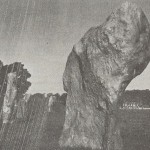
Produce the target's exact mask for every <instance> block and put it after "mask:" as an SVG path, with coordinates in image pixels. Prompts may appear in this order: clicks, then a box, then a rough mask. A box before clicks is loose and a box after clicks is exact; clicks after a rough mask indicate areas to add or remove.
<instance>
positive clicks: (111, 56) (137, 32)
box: [59, 2, 150, 150]
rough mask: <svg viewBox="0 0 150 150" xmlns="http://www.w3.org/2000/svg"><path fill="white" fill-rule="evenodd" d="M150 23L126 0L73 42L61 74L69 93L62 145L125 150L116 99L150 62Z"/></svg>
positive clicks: (117, 99) (140, 11) (141, 12)
mask: <svg viewBox="0 0 150 150" xmlns="http://www.w3.org/2000/svg"><path fill="white" fill-rule="evenodd" d="M149 43H150V26H149V23H148V20H147V18H146V16H145V14H144V13H143V11H142V10H141V9H140V8H139V7H137V6H136V5H135V4H133V3H129V2H125V3H123V4H122V5H121V6H120V7H119V8H118V9H116V10H115V11H114V12H113V13H112V14H111V15H110V16H109V17H108V18H107V19H106V21H105V22H104V23H103V24H102V25H100V26H97V27H92V28H91V29H90V30H88V31H87V32H86V33H85V35H84V36H83V37H82V38H81V40H80V41H79V42H78V43H77V44H75V45H74V47H73V49H72V51H71V53H70V55H69V57H68V60H67V63H66V68H65V71H64V74H63V83H64V90H65V91H66V92H67V100H66V116H65V123H64V127H63V131H62V135H61V137H60V140H59V144H60V146H61V147H85V148H86V147H88V148H92V149H100V150H122V140H121V136H120V127H119V126H120V125H119V121H118V117H117V116H118V102H119V98H120V96H121V95H122V93H123V92H124V90H125V88H126V87H127V85H128V84H129V83H130V81H131V80H132V79H133V78H135V77H136V76H137V75H139V74H141V73H142V72H143V70H144V69H145V68H146V66H147V65H148V63H149V61H150V44H149Z"/></svg>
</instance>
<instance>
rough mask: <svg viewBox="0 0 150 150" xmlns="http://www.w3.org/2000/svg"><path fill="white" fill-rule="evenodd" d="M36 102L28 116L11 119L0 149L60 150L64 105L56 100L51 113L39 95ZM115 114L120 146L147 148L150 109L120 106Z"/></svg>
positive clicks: (134, 149)
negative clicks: (121, 142) (123, 108)
mask: <svg viewBox="0 0 150 150" xmlns="http://www.w3.org/2000/svg"><path fill="white" fill-rule="evenodd" d="M36 102H37V103H36V105H34V107H33V108H32V109H34V111H31V112H32V117H31V120H30V121H29V120H28V121H27V122H23V121H17V120H16V121H15V122H13V123H12V125H11V126H10V127H9V133H7V135H6V138H5V140H4V143H3V148H1V149H0V150H60V148H59V145H58V140H59V137H60V135H61V132H62V128H63V124H64V117H65V106H64V105H62V104H60V103H57V104H55V105H54V107H53V111H52V112H51V113H45V114H44V112H45V110H46V108H45V104H44V103H42V102H41V100H40V99H39V100H38V101H36ZM32 109H31V110H32ZM31 112H30V113H31ZM30 113H29V114H30ZM43 114H44V117H43ZM119 114H120V120H121V122H122V138H123V144H124V150H150V142H149V141H150V130H149V128H150V111H149V110H137V111H135V110H120V113H119ZM42 118H44V119H42ZM27 125H28V128H27ZM12 129H13V130H12ZM39 129H40V130H39ZM25 133H26V136H25ZM61 150H62V149H61ZM63 150H90V149H84V148H78V149H77V148H74V149H70V148H67V149H63Z"/></svg>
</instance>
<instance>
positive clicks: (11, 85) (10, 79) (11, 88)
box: [3, 72, 17, 123]
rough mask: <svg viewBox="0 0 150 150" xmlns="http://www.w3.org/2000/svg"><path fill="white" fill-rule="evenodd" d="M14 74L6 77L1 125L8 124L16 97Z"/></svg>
mask: <svg viewBox="0 0 150 150" xmlns="http://www.w3.org/2000/svg"><path fill="white" fill-rule="evenodd" d="M15 82H16V72H14V73H9V74H8V75H7V89H6V94H5V97H4V104H3V123H8V121H9V119H10V115H11V113H12V108H13V107H14V105H15V97H16V92H17V88H16V84H15Z"/></svg>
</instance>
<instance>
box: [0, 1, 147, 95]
mask: <svg viewBox="0 0 150 150" xmlns="http://www.w3.org/2000/svg"><path fill="white" fill-rule="evenodd" d="M123 1H124V0H0V52H1V55H0V59H1V60H2V61H3V63H4V64H9V63H12V62H15V61H21V62H22V63H24V64H25V67H26V68H27V69H28V70H29V72H30V73H31V74H32V77H31V78H30V81H31V82H32V87H31V88H30V90H29V92H32V93H35V92H46V93H47V92H54V93H56V92H60V93H61V92H63V85H62V74H63V71H64V68H65V63H66V60H67V56H68V54H69V52H70V51H71V49H72V47H73V45H74V44H75V43H77V42H78V41H79V40H80V38H81V37H82V36H83V34H84V33H85V32H86V31H87V30H88V29H89V28H90V27H92V26H97V25H100V24H102V23H103V22H104V20H105V18H106V17H107V16H108V15H109V14H110V13H111V12H112V10H113V9H115V8H116V7H118V6H119V5H120V4H121V3H122V2H123ZM132 1H133V2H135V3H137V5H139V6H140V7H142V9H143V11H144V12H145V14H146V16H147V17H148V19H149V20H150V0H132ZM128 89H150V65H149V66H148V67H147V69H146V70H145V71H144V72H143V73H142V75H141V76H139V77H137V78H136V79H134V80H133V81H132V83H131V84H130V85H129V87H128Z"/></svg>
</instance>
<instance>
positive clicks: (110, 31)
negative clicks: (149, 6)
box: [103, 2, 150, 50]
mask: <svg viewBox="0 0 150 150" xmlns="http://www.w3.org/2000/svg"><path fill="white" fill-rule="evenodd" d="M103 29H104V30H105V31H106V32H105V33H106V34H107V35H108V37H109V41H110V43H111V44H114V43H116V40H118V39H120V41H122V42H120V43H119V47H118V48H119V49H122V48H123V47H125V45H130V46H131V45H132V46H133V45H134V44H136V43H137V42H140V41H142V39H143V38H142V35H144V34H147V36H146V37H147V38H148V37H149V33H150V27H149V22H148V19H147V18H146V16H145V14H144V12H143V11H142V9H141V8H140V7H138V6H137V5H136V4H134V3H131V2H125V3H123V4H122V5H121V6H120V7H119V8H117V9H116V10H115V11H114V12H113V13H112V14H111V15H110V16H109V17H108V18H107V20H106V22H105V23H104V24H103ZM144 38H145V36H144ZM120 45H121V46H120ZM127 47H128V46H127ZM127 49H128V48H127ZM128 50H129V49H128Z"/></svg>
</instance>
